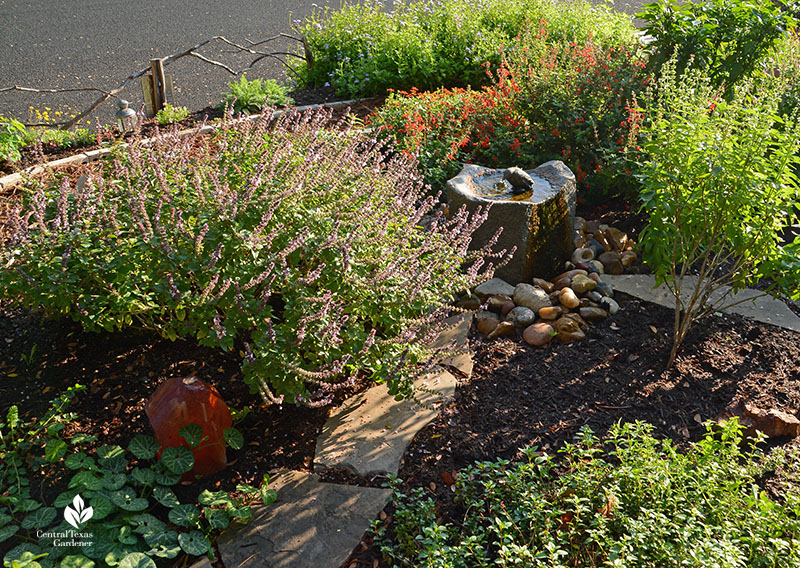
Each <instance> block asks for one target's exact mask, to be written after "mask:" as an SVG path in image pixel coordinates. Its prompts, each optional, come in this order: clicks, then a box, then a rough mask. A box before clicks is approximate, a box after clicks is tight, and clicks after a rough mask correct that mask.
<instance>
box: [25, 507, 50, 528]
mask: <svg viewBox="0 0 800 568" xmlns="http://www.w3.org/2000/svg"><path fill="white" fill-rule="evenodd" d="M57 514H58V512H57V511H56V510H55V508H54V507H43V508H41V509H37V510H36V511H34V512H33V513H31V514H30V515H28V516H27V517H25V518H24V519H23V520H22V528H23V529H27V530H30V529H43V528H45V527H46V526H48V525H49V524H50V523H52V522H53V521H54V520H55V518H56V515H57Z"/></svg>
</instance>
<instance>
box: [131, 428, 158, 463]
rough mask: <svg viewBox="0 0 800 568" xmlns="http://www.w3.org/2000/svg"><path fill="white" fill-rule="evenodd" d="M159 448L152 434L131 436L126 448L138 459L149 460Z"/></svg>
mask: <svg viewBox="0 0 800 568" xmlns="http://www.w3.org/2000/svg"><path fill="white" fill-rule="evenodd" d="M159 449H161V448H160V446H159V445H158V442H156V439H155V438H153V437H152V436H144V435H142V434H139V435H137V436H134V437H133V440H131V443H130V444H128V450H129V451H130V452H131V453H132V454H133V455H134V456H136V457H137V458H139V459H140V460H149V459H152V458H154V457H156V454H157V453H158V450H159Z"/></svg>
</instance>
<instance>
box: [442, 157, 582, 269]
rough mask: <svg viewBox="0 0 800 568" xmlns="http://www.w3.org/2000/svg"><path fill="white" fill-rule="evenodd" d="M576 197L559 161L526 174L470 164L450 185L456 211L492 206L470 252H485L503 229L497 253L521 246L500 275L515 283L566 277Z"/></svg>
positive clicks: (567, 171)
mask: <svg viewBox="0 0 800 568" xmlns="http://www.w3.org/2000/svg"><path fill="white" fill-rule="evenodd" d="M575 192H576V189H575V175H574V174H573V173H572V171H571V170H570V169H569V168H568V167H567V166H566V165H565V164H564V162H561V161H558V160H553V161H550V162H547V163H544V164H542V165H541V166H539V167H538V168H536V169H534V170H528V171H526V172H523V171H522V170H520V169H519V168H510V169H508V170H503V169H491V168H485V167H483V166H477V165H472V164H469V165H467V166H465V167H464V169H463V170H461V172H460V173H459V174H458V175H457V176H456V177H454V178H453V179H451V180H449V181H448V182H447V198H448V204H449V207H450V211H451V212H455V211H457V210H458V209H459V208H461V207H462V206H466V207H467V210H468V211H470V212H474V211H475V210H476V209H477V208H478V207H481V206H484V207H485V206H487V205H488V204H490V203H491V204H492V208H491V210H490V211H489V218H488V219H487V220H486V222H485V223H484V224H483V225H481V226H480V227H479V228H478V229H477V230H476V231H475V233H474V234H473V237H472V244H471V248H473V249H479V248H481V247H482V246H483V245H485V244H486V243H487V242H488V241H489V239H491V238H492V236H494V234H495V233H496V232H497V229H498V228H499V227H502V228H503V232H502V234H501V235H500V239H499V240H498V241H497V245H496V246H495V250H500V249H509V250H510V249H511V247H514V246H516V247H517V252H516V253H515V254H514V258H513V259H512V260H511V262H509V263H508V264H507V265H505V266H503V267H502V268H500V269H498V270H497V271H496V272H495V276H497V277H498V278H502V279H503V280H505V281H507V282H509V283H511V284H517V283H519V282H527V283H530V281H531V279H532V278H533V277H539V278H549V277H552V276H553V275H555V274H557V273H559V272H563V270H564V261H565V260H568V259H569V258H570V256H571V254H572V251H573V248H574V246H573V226H574V220H575Z"/></svg>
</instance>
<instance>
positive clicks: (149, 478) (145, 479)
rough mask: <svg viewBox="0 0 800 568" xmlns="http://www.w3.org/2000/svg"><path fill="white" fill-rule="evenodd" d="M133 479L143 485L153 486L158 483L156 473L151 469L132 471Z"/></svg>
mask: <svg viewBox="0 0 800 568" xmlns="http://www.w3.org/2000/svg"><path fill="white" fill-rule="evenodd" d="M131 477H132V478H133V479H134V480H135V481H137V482H139V483H141V484H142V485H146V486H148V487H149V486H151V485H153V483H155V481H156V472H154V471H153V470H152V469H150V468H145V469H143V468H139V467H137V468H135V469H134V470H133V471H131Z"/></svg>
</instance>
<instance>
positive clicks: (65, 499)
mask: <svg viewBox="0 0 800 568" xmlns="http://www.w3.org/2000/svg"><path fill="white" fill-rule="evenodd" d="M84 390H85V387H83V386H80V385H77V386H75V387H72V388H70V389H68V390H67V392H66V393H64V394H62V395H60V396H59V397H58V398H57V399H55V400H53V401H52V405H51V408H50V409H49V410H48V411H47V412H46V413H45V414H44V415H43V416H41V417H40V418H39V419H38V420H35V421H31V422H26V421H25V420H23V419H22V418H21V417H20V411H19V408H18V407H17V406H16V405H14V406H11V407H10V409H9V410H8V412H7V413H6V417H5V421H4V422H0V456H2V460H1V461H0V464H1V465H0V543H2V544H1V545H0V547H2V550H4V557H3V562H4V565H5V566H10V565H12V564H13V563H14V562H15V561H16V562H18V563H19V565H20V566H28V567H29V568H48V567H50V566H56V565H60V566H84V567H90V566H93V565H94V563H95V562H97V563H101V564H103V565H107V566H123V567H125V566H140V567H142V568H145V567H152V568H155V566H156V562H157V561H158V562H160V563H161V564H162V565H163V564H164V562H165V561H167V560H170V559H175V558H176V557H178V556H179V555H181V554H187V555H192V556H204V555H208V556H213V550H212V545H211V539H213V538H215V536H216V535H218V534H219V532H221V531H222V530H223V529H225V528H226V527H227V526H228V524H229V523H230V522H231V521H232V520H233V519H236V520H238V521H240V522H246V521H247V520H248V519H249V518H250V516H251V507H250V505H251V504H252V503H254V502H255V501H259V502H261V503H263V504H265V505H269V504H271V503H272V502H274V500H275V492H274V491H272V490H269V489H267V484H268V483H269V478H268V476H265V477H264V479H263V483H262V485H261V487H260V488H258V487H253V486H250V485H244V484H242V485H238V486H237V490H236V492H235V494H229V493H227V492H224V491H209V490H204V491H202V492H200V494H199V497H198V498H197V503H193V502H184V503H181V501H180V500H179V498H178V497H177V495H176V494H175V492H174V491H173V488H174V486H176V484H177V483H178V482H179V481H180V480H181V476H182V475H183V474H185V473H186V472H188V471H190V470H191V469H192V467H193V466H194V456H193V455H192V450H191V449H190V448H195V447H198V448H199V447H202V445H203V444H204V443H205V442H204V436H203V431H202V428H201V427H200V426H198V425H196V424H193V425H190V426H186V427H184V428H182V429H181V434H182V435H183V436H184V438H185V439H186V441H187V444H188V445H187V446H179V447H174V448H160V447H159V445H158V443H157V442H156V440H155V439H154V438H152V437H151V436H146V435H141V434H140V435H137V436H134V437H132V438H131V439H130V443H129V445H128V447H127V449H125V448H122V447H121V446H119V445H103V446H99V447H94V448H93V449H90V448H89V446H90V445H92V443H93V442H96V440H97V439H96V437H94V436H90V435H86V434H77V435H73V436H67V435H65V432H66V430H67V428H68V426H69V425H70V423H71V422H72V421H74V420H75V418H76V415H75V414H72V413H70V412H68V407H69V404H70V402H71V400H72V399H73V398H74V397H75V395H76V394H79V393H80V392H81V391H84ZM225 440H227V441H228V444H229V445H230V446H231V447H233V448H234V449H238V448H241V446H242V440H241V435H240V434H238V433H237V431H236V430H235V428H231V429H229V430H228V431H226V435H225ZM95 446H96V444H95ZM59 487H60V488H61V490H62V491H61V492H60V493H57V494H56V492H57V491H58V488H59ZM59 509H64V519H63V520H62V519H61V517H60V515H59ZM59 540H60V541H61V542H73V541H74V542H75V543H76V544H72V545H69V546H67V545H59V544H57V541H59ZM26 562H27V563H26Z"/></svg>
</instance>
